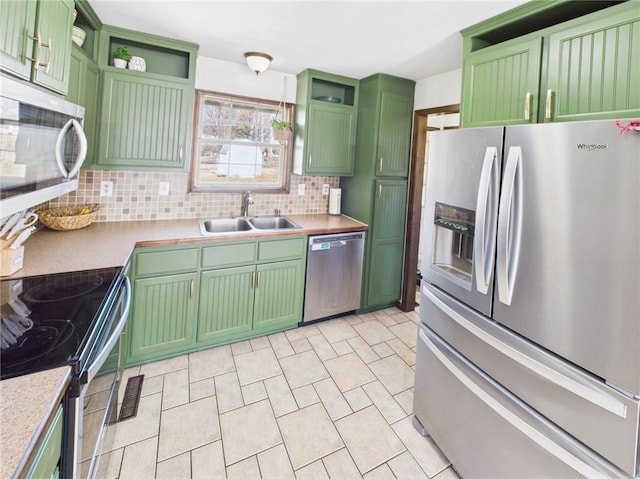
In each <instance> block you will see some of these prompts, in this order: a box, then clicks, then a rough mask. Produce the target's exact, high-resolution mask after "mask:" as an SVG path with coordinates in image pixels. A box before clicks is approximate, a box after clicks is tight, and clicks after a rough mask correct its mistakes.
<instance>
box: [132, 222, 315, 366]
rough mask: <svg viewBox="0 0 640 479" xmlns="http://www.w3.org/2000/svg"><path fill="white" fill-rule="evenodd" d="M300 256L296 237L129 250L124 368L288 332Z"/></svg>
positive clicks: (301, 273)
mask: <svg viewBox="0 0 640 479" xmlns="http://www.w3.org/2000/svg"><path fill="white" fill-rule="evenodd" d="M305 255H306V236H302V235H301V236H296V237H288V238H280V239H264V240H259V241H256V240H248V241H247V240H245V241H220V242H213V243H206V244H204V245H203V246H198V247H193V246H190V247H188V248H185V247H157V248H156V247H150V248H139V249H137V250H136V252H135V253H134V260H133V267H132V270H133V271H134V272H135V275H136V277H135V279H134V281H133V307H132V311H131V317H130V320H129V324H128V326H127V327H128V330H127V336H126V338H127V339H126V340H127V347H126V351H127V353H128V355H127V359H126V364H127V366H134V365H138V364H143V363H146V362H150V361H155V360H158V359H162V358H167V357H170V356H176V355H178V354H184V353H188V352H191V351H196V350H198V349H204V348H206V347H210V346H214V345H217V344H224V343H229V342H232V341H237V340H240V339H244V338H250V337H254V336H259V335H263V334H267V333H271V332H275V331H282V330H284V329H290V328H295V327H296V326H297V325H298V323H299V322H300V321H301V320H302V303H303V298H304V278H305Z"/></svg>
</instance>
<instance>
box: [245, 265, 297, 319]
mask: <svg viewBox="0 0 640 479" xmlns="http://www.w3.org/2000/svg"><path fill="white" fill-rule="evenodd" d="M256 273H257V281H256V288H255V306H254V311H253V330H254V331H262V332H269V331H275V330H278V329H284V328H286V327H287V326H289V327H293V326H295V325H296V324H297V323H298V322H299V321H300V320H301V318H302V301H303V296H304V292H303V287H304V277H305V270H304V262H303V261H302V260H300V259H299V260H294V261H282V262H279V263H271V264H262V265H258V266H257V268H256Z"/></svg>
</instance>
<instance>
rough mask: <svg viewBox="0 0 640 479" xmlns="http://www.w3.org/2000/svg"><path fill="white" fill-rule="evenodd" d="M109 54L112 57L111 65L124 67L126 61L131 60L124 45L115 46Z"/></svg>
mask: <svg viewBox="0 0 640 479" xmlns="http://www.w3.org/2000/svg"><path fill="white" fill-rule="evenodd" d="M111 56H112V57H113V66H115V67H117V68H126V67H127V62H128V61H129V60H131V55H130V54H129V52H128V51H127V47H125V46H122V47H118V48H116V49H115V50H114V51H113V52H111Z"/></svg>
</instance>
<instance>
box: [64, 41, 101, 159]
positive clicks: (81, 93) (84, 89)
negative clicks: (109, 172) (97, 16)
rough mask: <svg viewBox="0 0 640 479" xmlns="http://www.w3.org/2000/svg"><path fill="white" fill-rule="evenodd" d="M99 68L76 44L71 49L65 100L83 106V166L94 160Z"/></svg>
mask: <svg viewBox="0 0 640 479" xmlns="http://www.w3.org/2000/svg"><path fill="white" fill-rule="evenodd" d="M99 79H100V70H99V68H98V64H97V63H96V62H94V61H93V60H92V59H90V58H88V57H87V56H86V54H85V53H84V51H83V50H82V49H80V48H79V47H77V46H74V47H73V49H72V50H71V65H70V68H69V89H68V92H67V100H69V101H70V102H73V103H77V104H78V105H82V106H83V107H84V122H83V128H84V133H85V135H86V136H87V145H88V146H87V158H86V160H85V162H84V166H90V165H91V164H92V163H93V162H94V160H95V151H96V149H97V145H96V143H97V142H96V140H97V138H96V121H97V115H98V94H99V91H98V85H99Z"/></svg>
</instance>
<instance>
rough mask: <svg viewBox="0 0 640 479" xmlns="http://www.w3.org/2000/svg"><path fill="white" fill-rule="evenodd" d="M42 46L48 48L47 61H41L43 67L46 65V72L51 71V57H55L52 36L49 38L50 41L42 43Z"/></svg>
mask: <svg viewBox="0 0 640 479" xmlns="http://www.w3.org/2000/svg"><path fill="white" fill-rule="evenodd" d="M40 46H41V47H44V48H46V49H47V61H46V62H45V63H44V64H43V63H40V66H41V67H44V72H45V73H49V67H50V66H51V58H52V57H53V43H52V42H51V38H49V42H48V43H42V44H40Z"/></svg>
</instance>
